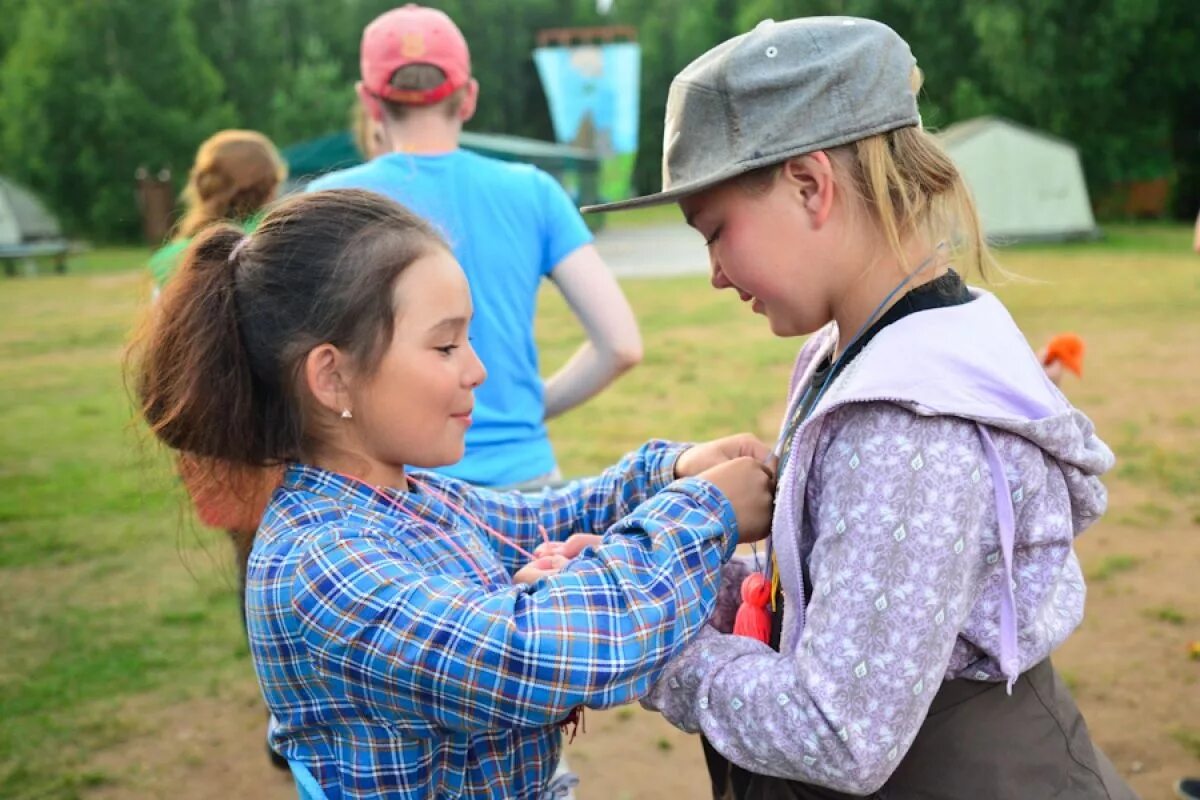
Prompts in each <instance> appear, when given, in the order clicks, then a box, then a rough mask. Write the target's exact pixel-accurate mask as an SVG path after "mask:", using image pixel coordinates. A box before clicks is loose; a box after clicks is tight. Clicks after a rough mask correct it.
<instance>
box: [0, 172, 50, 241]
mask: <svg viewBox="0 0 1200 800" xmlns="http://www.w3.org/2000/svg"><path fill="white" fill-rule="evenodd" d="M61 239H62V230H61V229H60V228H59V226H58V220H56V219H55V218H54V215H52V214H51V213H50V212H49V211H47V210H46V207H45V206H43V205H42V204H41V202H40V201H39V200H38V199H37V198H36V197H34V196H33V194H32V193H31V192H30V191H29V190H28V189H25V188H23V187H21V186H18V185H17V184H15V183H13V182H12V181H10V180H7V179H5V178H3V177H0V246H16V245H23V244H33V243H34V242H46V241H53V240H61Z"/></svg>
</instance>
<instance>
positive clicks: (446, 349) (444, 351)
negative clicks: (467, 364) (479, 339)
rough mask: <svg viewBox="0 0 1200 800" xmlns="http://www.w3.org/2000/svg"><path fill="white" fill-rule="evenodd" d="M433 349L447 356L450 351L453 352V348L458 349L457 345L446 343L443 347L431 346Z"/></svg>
mask: <svg viewBox="0 0 1200 800" xmlns="http://www.w3.org/2000/svg"><path fill="white" fill-rule="evenodd" d="M433 349H434V350H437V351H438V352H439V353H441V354H442V355H444V356H448V355H450V354H451V353H453V352H454V351H455V350H457V349H458V345H456V344H448V345H446V346H445V347H435V348H433Z"/></svg>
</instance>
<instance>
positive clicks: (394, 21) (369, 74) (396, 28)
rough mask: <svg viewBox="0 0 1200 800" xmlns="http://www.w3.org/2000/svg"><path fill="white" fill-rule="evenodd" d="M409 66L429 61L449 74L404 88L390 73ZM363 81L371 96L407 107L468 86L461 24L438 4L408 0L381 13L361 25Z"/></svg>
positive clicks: (467, 60)
mask: <svg viewBox="0 0 1200 800" xmlns="http://www.w3.org/2000/svg"><path fill="white" fill-rule="evenodd" d="M410 64H429V65H431V66H434V67H437V68H438V69H440V70H441V71H442V72H444V73H446V80H445V82H444V83H442V84H441V85H440V86H435V87H433V88H432V89H426V90H425V91H406V90H403V89H395V88H393V87H392V86H391V85H390V82H391V80H392V75H394V74H395V73H396V70H398V69H400V68H401V67H407V66H408V65H410ZM359 66H360V68H361V69H362V82H363V88H365V89H366V90H367V91H368V92H370V93H371V94H373V95H375V96H377V97H381V98H383V99H384V100H391V101H392V102H395V103H405V104H407V105H419V106H424V105H430V104H432V103H436V102H438V101H439V100H443V99H445V98H446V97H448V96H449V95H450V94H451V93H452V92H454V91H455V90H456V89H459V88H460V87H462V86H465V85H466V83H467V81H468V80H470V78H471V53H470V51H469V50H468V49H467V40H466V39H464V38H463V35H462V31H460V30H459V29H458V26H457V25H455V24H454V22H453V21H452V20H451V19H450V18H449V17H448V16H446V15H445V14H443V13H442V12H441V11H438V10H437V9H436V8H425V7H424V6H418V5H416V4H414V3H409V4H408V5H406V6H404V7H402V8H393V9H392V10H391V11H388V12H386V13H384V14H381V15H379V16H378V17H376V18H375V19H374V21H372V22H371V24H370V25H368V26H367V27H366V28H365V29H363V37H362V47H361V49H360V51H359Z"/></svg>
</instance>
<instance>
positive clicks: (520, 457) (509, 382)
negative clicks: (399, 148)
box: [308, 150, 592, 486]
mask: <svg viewBox="0 0 1200 800" xmlns="http://www.w3.org/2000/svg"><path fill="white" fill-rule="evenodd" d="M322 189H366V190H369V191H373V192H378V193H380V194H383V195H386V196H388V197H390V198H392V199H393V200H396V201H398V202H400V203H401V204H402V205H404V206H407V207H408V208H410V209H412V210H413V211H414V212H415V213H417V214H418V215H420V216H421V217H424V218H425V219H427V220H429V221H430V222H432V223H433V225H434V227H435V228H437V229H438V231H439V232H440V233H441V234H442V235H443V236H444V237H445V238H446V241H447V242H449V243H450V247H451V248H452V249H453V251H454V256H455V258H457V259H458V262H459V263H460V264H462V267H463V270H464V271H465V272H466V274H467V280H468V281H470V284H471V299H472V301H473V302H474V304H475V319H474V321H473V322H472V323H471V332H470V333H471V338H472V344H473V345H474V347H475V350H476V351H477V352H478V353H479V357H480V359H482V361H483V364H484V366H486V367H487V370H488V376H487V380H485V381H484V382H483V385H482V386H480V387H479V389H478V390H477V391H476V392H475V412H474V414H473V417H474V423H473V424H472V425H471V427H470V429H469V430H468V431H467V452H466V455H465V456H464V457H463V459H462V461H460V462H458V463H457V464H454V465H452V466H449V467H446V468H444V469H442V470H440V471H441V472H443V473H445V474H447V475H450V476H452V477H455V478H459V479H462V480H465V481H470V482H471V483H475V484H480V485H483V486H502V485H505V484H511V483H520V482H523V481H527V480H531V479H533V478H537V477H540V476H542V475H545V474H546V473H549V472H552V471H553V470H554V469H555V460H554V451H553V449H552V448H551V446H550V439H549V437H548V436H547V435H546V425H545V423H544V421H543V420H544V417H545V401H544V399H543V390H542V378H541V373H540V372H539V370H538V354H537V347H536V346H535V344H534V340H533V318H534V313H535V311H536V305H537V292H538V286H539V284H540V283H541V280H542V278H543V277H545V276H546V275H549V274H550V271H551V270H553V269H554V267H555V266H557V265H558V263H559V262H560V261H562V260H563V259H564V258H565V257H566V256H568V255H570V254H571V253H572V252H574V251H575V250H577V249H578V248H579V247H581V246H583V245H585V244H587V243H589V242H590V241H591V240H592V235H591V232H590V231H589V230H588V228H587V226H586V225H585V224H584V222H583V219H582V217H580V216H579V212H578V211H577V210H576V209H575V205H574V203H572V202H571V200H570V198H569V197H568V196H567V194H566V192H564V191H563V189H562V187H561V186H560V185H559V184H558V182H557V181H556V180H554V178H552V177H550V176H549V175H547V174H546V173H545V172H542V171H541V170H539V169H537V168H536V167H532V166H529V165H528V164H514V163H509V162H505V161H497V160H495V159H491V158H485V157H484V156H480V155H478V154H476V153H472V152H470V151H467V150H455V151H454V152H451V153H446V154H442V155H409V154H406V153H391V154H389V155H385V156H380V157H379V158H376V159H374V160H373V161H369V162H367V163H366V164H361V165H359V166H357V167H351V168H350V169H346V170H342V171H340V172H334V173H330V174H329V175H325V176H323V177H321V178H318V179H317V180H315V181H313V182H312V183H310V184H309V185H308V191H310V192H311V191H320V190H322Z"/></svg>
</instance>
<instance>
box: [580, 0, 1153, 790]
mask: <svg viewBox="0 0 1200 800" xmlns="http://www.w3.org/2000/svg"><path fill="white" fill-rule="evenodd" d="M919 74H920V73H919V72H918V71H917V70H916V66H915V61H914V59H913V56H912V54H911V52H910V51H909V48H908V45H907V44H906V43H905V42H904V41H903V40H902V39H901V38H900V37H899V36H897V35H896V33H895V32H894V31H892V30H891V29H889V28H887V27H886V26H884V25H881V24H879V23H876V22H872V21H869V20H862V19H851V18H814V19H800V20H792V21H788V22H783V23H778V24H776V23H771V22H768V23H764V24H762V25H760V26H759V27H758V28H756V29H755V30H754V31H752V32H750V33H748V34H745V35H743V36H739V37H737V38H735V39H732V40H730V41H728V42H725V43H724V44H721V45H719V46H717V47H716V48H714V49H713V50H711V51H709V52H708V53H705V54H704V55H703V56H701V57H700V58H699V59H697V60H696V61H695V62H693V63H692V64H690V65H689V66H688V67H687V68H685V69H684V70H683V72H681V73H680V74H679V75H678V76H677V77H676V78H675V80H674V81H673V83H672V84H671V90H670V96H669V99H668V102H667V120H666V138H665V148H664V150H665V152H664V164H663V175H664V181H663V182H664V187H663V188H664V191H663V192H661V193H659V194H656V195H651V196H649V197H644V198H638V199H636V200H632V201H626V202H624V203H621V204H612V205H610V206H605V207H602V208H605V209H612V208H614V207H623V206H635V205H649V204H652V203H658V202H668V201H677V202H678V203H679V205H680V207H681V208H682V209H683V212H684V214H685V216H686V218H687V220H688V223H689V224H690V225H692V226H693V227H694V228H696V229H697V230H698V231H699V232H700V233H701V234H703V236H704V238H705V241H706V242H707V245H708V249H709V255H710V259H711V266H712V283H713V286H715V287H716V288H718V289H724V288H731V289H734V290H736V291H737V292H738V294H739V295H740V296H741V298H742V299H743V300H744V301H746V302H747V303H749V304H750V305H751V307H752V309H753V311H754V312H755V313H759V314H762V315H764V316H765V317H766V319H767V322H768V324H769V325H770V326H771V330H772V331H774V332H775V333H776V334H777V335H779V336H800V335H805V334H813V335H812V336H811V338H810V339H809V340H808V342H807V343H806V344H805V345H804V347H803V349H802V350H801V352H800V354H799V357H798V358H797V361H796V366H795V371H794V374H793V378H792V384H791V392H790V395H789V402H788V413H787V416H786V419H785V422H784V425H783V429H782V431H781V435H780V445H779V454H780V466H779V468H780V473H779V474H780V479H779V488H778V495H777V498H776V507H775V515H774V521H773V526H772V531H773V533H772V542H773V551H768V553H767V554H766V557H765V558H763V559H761V560H760V561H759V562H758V563H757V565H751V566H750V569H751V570H754V569H761V571H762V573H763V579H762V584H761V585H765V586H772V585H777V586H778V591H776V592H774V593H772V594H773V596H772V601H773V602H772V604H773V606H774V608H775V613H774V615H773V617H772V618H771V619H770V621H769V623H765V624H762V625H760V629H761V635H760V637H759V638H761V639H765V640H766V641H756V640H755V638H754V637H752V636H739V635H728V632H729V631H730V630H731V629H732V628H733V616H734V614H733V611H732V608H731V607H730V606H731V604H727V606H726V609H725V611H724V613H721V612H718V614H717V617H716V618H715V620H714V627H715V628H716V630H714V629H712V628H710V629H707V630H706V631H705V632H704V633H703V634H702V635H701V637H700V638H698V639H697V640H696V641H695V642H693V643H692V644H690V645H689V646H688V647H686V648H685V649H684V650H683V652H682V653H681V654H680V655H679V656H677V657H676V658H675V659H674V660H673V661H672V662H671V663H670V664H669V665H668V668H667V670H666V671H665V673H664V674H663V676H662V678H661V679H660V680H659V681H658V683H657V684H656V686H655V687H654V689H653V690H652V692H651V693H650V695H649V696H648V697H647V698H646V700H645V702H646V703H647V704H648V705H649V706H651V707H654V708H657V709H658V710H660V711H661V712H662V713H663V715H664V716H666V718H667V719H668V720H670V721H671V722H672V723H673V724H674V725H676V726H678V727H680V728H682V729H683V730H686V731H694V732H701V733H703V734H704V736H705V737H706V738H707V740H708V742H709V743H710V744H711V749H710V750H709V755H710V759H709V764H710V770H711V771H712V772H713V776H714V793H715V794H717V795H718V796H733V797H739V798H741V797H754V798H766V797H790V798H834V797H844V796H846V795H852V796H864V795H866V796H875V797H887V798H947V799H948V798H997V799H1000V800H1009V799H1011V800H1017V798H1020V800H1029V798H1050V797H1054V798H1072V799H1076V798H1078V799H1080V800H1082V798H1110V799H1111V800H1116V799H1117V798H1129V797H1133V796H1134V795H1133V793H1132V792H1131V790H1130V789H1129V788H1128V787H1127V786H1126V785H1125V784H1124V783H1123V782H1122V780H1121V779H1120V778H1119V777H1118V776H1117V775H1116V773H1115V772H1114V770H1113V768H1112V765H1111V764H1110V763H1109V761H1108V759H1106V758H1105V756H1104V755H1103V754H1102V753H1101V752H1100V751H1099V750H1098V749H1097V748H1096V747H1095V746H1094V745H1093V743H1092V741H1091V738H1090V736H1089V734H1088V730H1087V726H1086V725H1085V724H1084V721H1083V719H1082V717H1081V716H1080V714H1079V711H1078V709H1077V708H1076V706H1075V703H1074V701H1073V700H1072V699H1071V696H1070V694H1069V693H1068V691H1067V689H1066V688H1065V687H1064V685H1063V683H1062V681H1060V680H1059V679H1058V677H1057V675H1056V674H1055V671H1054V669H1053V667H1052V666H1051V664H1050V660H1049V657H1050V654H1051V652H1053V650H1054V649H1055V648H1056V647H1058V646H1059V645H1060V644H1061V643H1062V642H1063V641H1064V640H1065V639H1066V638H1067V637H1068V636H1069V635H1070V634H1071V632H1072V631H1073V630H1074V629H1075V627H1076V626H1077V625H1078V624H1079V622H1080V620H1081V619H1082V617H1083V606H1084V594H1085V590H1084V582H1083V576H1082V574H1081V571H1080V566H1079V561H1078V559H1077V558H1076V555H1075V553H1074V550H1073V540H1074V538H1075V537H1076V536H1078V535H1079V534H1081V533H1082V532H1083V531H1084V530H1085V529H1086V528H1087V527H1088V526H1090V525H1091V524H1092V523H1094V522H1095V521H1096V520H1097V519H1098V518H1099V516H1100V515H1101V514H1102V513H1103V511H1104V509H1105V506H1106V502H1107V497H1106V493H1105V489H1104V486H1103V485H1102V484H1101V482H1100V479H1099V476H1100V475H1101V474H1102V473H1104V472H1105V471H1106V470H1107V469H1109V467H1110V466H1111V465H1112V460H1113V459H1112V453H1111V452H1110V450H1109V449H1108V447H1106V446H1105V445H1104V443H1103V442H1101V441H1100V440H1099V439H1098V438H1097V437H1096V435H1095V433H1094V431H1093V428H1092V425H1091V423H1090V422H1089V421H1088V419H1087V418H1086V417H1084V415H1083V414H1082V413H1080V412H1079V411H1077V410H1076V409H1074V408H1072V407H1071V405H1070V404H1069V403H1068V402H1067V400H1066V399H1065V398H1064V397H1063V395H1062V394H1061V393H1060V392H1059V391H1058V390H1057V389H1056V388H1055V387H1054V385H1053V384H1052V383H1051V382H1050V381H1049V380H1048V379H1047V377H1046V375H1045V374H1044V373H1043V371H1042V368H1041V366H1040V365H1039V363H1038V360H1037V358H1036V357H1035V356H1034V354H1033V353H1032V352H1031V351H1030V349H1029V346H1028V345H1027V343H1026V342H1025V339H1024V337H1023V336H1022V334H1021V332H1020V331H1019V330H1018V329H1017V326H1016V325H1015V324H1014V322H1013V320H1012V318H1011V317H1010V316H1009V314H1008V312H1007V311H1006V310H1005V308H1004V306H1003V305H1001V303H1000V302H999V301H998V300H997V299H996V298H995V297H994V296H993V295H991V294H989V293H987V292H985V291H982V290H979V289H975V288H971V287H968V286H967V285H966V284H964V282H963V280H962V278H961V277H959V275H960V274H966V273H967V272H969V271H972V270H978V271H980V272H986V268H987V267H988V266H989V264H990V259H989V256H988V253H987V248H986V245H985V244H984V241H983V237H982V235H981V233H980V226H979V221H978V219H977V217H976V214H975V210H974V207H973V205H972V202H971V199H970V196H969V194H968V192H967V191H966V189H965V187H964V185H963V182H962V179H961V177H960V176H959V174H958V173H957V171H956V170H955V167H954V165H953V163H951V161H950V160H949V158H948V157H947V156H946V155H945V153H943V152H942V151H941V150H940V149H939V147H938V145H937V144H936V143H935V142H934V140H933V139H932V138H931V137H930V136H929V135H928V134H927V133H926V132H925V131H924V130H923V129H922V128H921V125H920V117H919V116H918V113H917V103H916V90H917V88H918V84H919ZM727 570H728V568H727ZM731 572H732V571H731ZM728 577H734V578H735V580H737V579H739V578H740V576H732V575H729V576H728ZM736 585H737V583H734V584H733V586H736ZM727 594H728V593H727ZM751 594H753V593H752V592H750V593H748V594H747V596H749V595H751ZM738 613H739V617H744V618H747V619H748V618H750V617H752V616H753V615H754V614H756V613H757V614H759V615H761V614H762V612H761V611H755V610H754V609H753V608H752V607H746V608H744V609H743V610H741V611H739V612H738ZM741 627H742V626H741V625H739V628H741ZM749 627H753V626H749ZM768 629H769V630H768ZM726 760H727V761H726ZM728 762H732V765H730V764H729V763H728Z"/></svg>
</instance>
